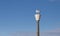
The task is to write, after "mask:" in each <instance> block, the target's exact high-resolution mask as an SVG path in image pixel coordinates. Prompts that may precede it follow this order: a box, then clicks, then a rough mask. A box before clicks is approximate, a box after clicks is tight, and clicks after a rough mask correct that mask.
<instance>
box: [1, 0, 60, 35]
mask: <svg viewBox="0 0 60 36" xmlns="http://www.w3.org/2000/svg"><path fill="white" fill-rule="evenodd" d="M36 9H39V10H41V15H42V16H41V21H40V31H41V32H45V31H50V30H54V29H59V28H60V0H0V36H10V35H8V34H10V33H13V32H36V21H35V18H34V15H35V10H36Z"/></svg>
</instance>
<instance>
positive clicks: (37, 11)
mask: <svg viewBox="0 0 60 36" xmlns="http://www.w3.org/2000/svg"><path fill="white" fill-rule="evenodd" d="M35 19H36V21H39V20H40V10H36V14H35Z"/></svg>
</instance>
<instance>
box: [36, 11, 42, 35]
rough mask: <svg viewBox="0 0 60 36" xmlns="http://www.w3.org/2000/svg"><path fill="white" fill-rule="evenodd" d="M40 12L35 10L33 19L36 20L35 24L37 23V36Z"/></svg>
mask: <svg viewBox="0 0 60 36" xmlns="http://www.w3.org/2000/svg"><path fill="white" fill-rule="evenodd" d="M40 17H41V15H40V10H36V14H35V19H36V23H37V36H39V34H40V33H39V21H40Z"/></svg>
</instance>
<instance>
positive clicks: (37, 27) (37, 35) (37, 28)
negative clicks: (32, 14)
mask: <svg viewBox="0 0 60 36" xmlns="http://www.w3.org/2000/svg"><path fill="white" fill-rule="evenodd" d="M39 34H40V33H39V20H38V21H37V36H40V35H39Z"/></svg>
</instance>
